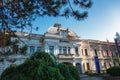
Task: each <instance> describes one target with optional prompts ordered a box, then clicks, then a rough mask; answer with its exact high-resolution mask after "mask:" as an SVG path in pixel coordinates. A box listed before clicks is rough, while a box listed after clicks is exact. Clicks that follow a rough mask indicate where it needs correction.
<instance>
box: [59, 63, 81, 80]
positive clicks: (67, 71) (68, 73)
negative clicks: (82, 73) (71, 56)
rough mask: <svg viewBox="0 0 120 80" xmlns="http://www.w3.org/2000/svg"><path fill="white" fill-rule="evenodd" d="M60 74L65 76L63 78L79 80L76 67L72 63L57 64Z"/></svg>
mask: <svg viewBox="0 0 120 80" xmlns="http://www.w3.org/2000/svg"><path fill="white" fill-rule="evenodd" d="M58 68H59V69H60V72H61V74H63V76H64V77H65V80H80V78H79V75H78V71H77V68H75V67H74V66H72V65H66V64H59V65H58Z"/></svg>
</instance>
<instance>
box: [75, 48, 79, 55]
mask: <svg viewBox="0 0 120 80" xmlns="http://www.w3.org/2000/svg"><path fill="white" fill-rule="evenodd" d="M75 53H76V55H78V47H75Z"/></svg>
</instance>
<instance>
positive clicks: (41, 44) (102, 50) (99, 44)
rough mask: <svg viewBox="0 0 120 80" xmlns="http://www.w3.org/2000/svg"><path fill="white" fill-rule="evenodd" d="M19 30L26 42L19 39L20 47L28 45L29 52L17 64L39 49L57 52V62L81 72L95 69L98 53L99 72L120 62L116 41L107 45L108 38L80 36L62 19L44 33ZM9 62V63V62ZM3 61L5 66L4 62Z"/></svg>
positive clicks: (19, 58) (20, 36)
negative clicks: (96, 38) (119, 60)
mask: <svg viewBox="0 0 120 80" xmlns="http://www.w3.org/2000/svg"><path fill="white" fill-rule="evenodd" d="M16 34H17V35H18V37H19V38H20V39H21V40H22V41H23V42H24V43H23V42H19V43H18V47H22V46H24V45H26V46H27V54H26V56H24V58H23V56H20V57H18V58H17V60H16V61H15V62H13V63H14V64H20V63H21V62H23V61H24V60H25V58H26V57H28V56H29V55H32V54H33V53H34V52H36V51H45V52H48V53H50V54H53V55H55V56H56V57H57V62H58V63H65V64H72V65H74V66H77V67H78V68H79V70H80V73H85V72H86V71H91V72H96V63H95V58H94V57H95V56H97V57H98V61H99V66H100V72H104V71H105V70H106V69H107V68H109V67H112V66H118V65H120V64H119V62H118V56H117V54H116V53H115V52H116V49H115V44H114V43H113V42H110V46H109V49H108V42H105V41H99V40H91V39H81V38H80V37H79V36H78V35H77V34H76V33H75V32H74V31H72V30H70V29H66V28H62V27H61V24H60V23H55V25H54V26H52V27H50V28H49V29H48V31H47V32H46V33H44V34H43V35H39V34H28V33H19V32H17V33H16ZM15 39H17V38H12V40H15ZM109 51H110V52H109ZM12 58H16V57H12ZM6 62H7V61H6ZM10 64H11V63H8V65H10ZM0 65H1V66H2V63H0ZM8 65H7V66H8Z"/></svg>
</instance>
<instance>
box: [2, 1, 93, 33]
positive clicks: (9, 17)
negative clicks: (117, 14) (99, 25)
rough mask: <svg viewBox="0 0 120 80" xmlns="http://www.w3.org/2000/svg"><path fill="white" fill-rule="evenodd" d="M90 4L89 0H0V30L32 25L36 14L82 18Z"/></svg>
mask: <svg viewBox="0 0 120 80" xmlns="http://www.w3.org/2000/svg"><path fill="white" fill-rule="evenodd" d="M91 5H92V2H91V0H0V30H11V31H12V30H14V29H24V28H26V26H29V27H32V24H31V21H32V20H35V18H36V17H38V16H39V17H42V16H54V17H59V16H63V17H66V18H68V17H70V16H71V17H74V18H75V19H77V20H82V19H85V18H86V17H87V16H88V12H87V11H86V9H88V8H90V7H91ZM76 7H78V8H77V9H76Z"/></svg>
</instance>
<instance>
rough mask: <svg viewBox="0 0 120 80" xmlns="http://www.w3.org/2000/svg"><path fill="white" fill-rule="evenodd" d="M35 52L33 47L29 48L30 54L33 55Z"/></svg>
mask: <svg viewBox="0 0 120 80" xmlns="http://www.w3.org/2000/svg"><path fill="white" fill-rule="evenodd" d="M34 52H35V46H30V54H33V53H34Z"/></svg>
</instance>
